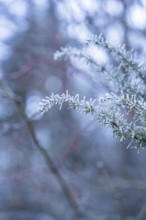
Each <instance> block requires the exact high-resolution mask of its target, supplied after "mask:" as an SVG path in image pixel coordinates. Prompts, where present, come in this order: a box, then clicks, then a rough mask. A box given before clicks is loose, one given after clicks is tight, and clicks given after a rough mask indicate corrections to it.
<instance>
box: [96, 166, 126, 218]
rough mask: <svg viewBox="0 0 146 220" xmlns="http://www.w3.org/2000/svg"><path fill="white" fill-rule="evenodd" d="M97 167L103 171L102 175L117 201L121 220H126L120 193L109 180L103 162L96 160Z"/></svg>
mask: <svg viewBox="0 0 146 220" xmlns="http://www.w3.org/2000/svg"><path fill="white" fill-rule="evenodd" d="M97 167H98V168H99V169H101V171H102V172H103V175H104V177H105V178H106V180H107V182H108V184H109V187H110V190H111V192H112V193H113V195H114V197H115V199H116V200H117V202H118V206H119V214H120V217H121V220H126V216H125V212H124V208H123V202H122V197H121V194H120V192H119V190H118V189H117V188H116V187H115V185H114V184H113V182H112V180H111V177H110V175H109V173H108V171H107V169H106V167H105V166H104V164H103V162H98V163H97Z"/></svg>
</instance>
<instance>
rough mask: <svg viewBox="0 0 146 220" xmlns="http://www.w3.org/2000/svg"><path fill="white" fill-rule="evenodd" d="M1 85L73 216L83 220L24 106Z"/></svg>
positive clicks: (68, 188)
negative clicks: (59, 188)
mask: <svg viewBox="0 0 146 220" xmlns="http://www.w3.org/2000/svg"><path fill="white" fill-rule="evenodd" d="M3 84H4V85H5V86H6V87H7V88H9V94H10V96H9V98H10V99H11V100H12V101H13V102H14V104H15V106H16V107H17V109H18V111H19V113H20V114H21V116H22V119H23V120H24V122H25V124H26V126H27V129H28V131H29V134H30V135H31V138H32V140H33V142H34V144H35V146H36V147H37V149H38V151H39V152H40V154H41V155H42V156H43V158H44V160H45V161H46V164H47V166H48V168H49V169H50V170H51V172H52V173H53V174H54V176H55V177H56V180H57V182H58V183H59V185H60V187H61V188H62V191H63V192H64V194H65V196H66V198H67V200H68V202H69V204H70V206H71V207H72V208H73V210H74V212H75V215H76V219H77V220H83V219H84V215H83V213H82V211H81V210H80V207H79V205H78V203H77V201H76V199H75V197H74V195H73V193H72V191H71V189H70V187H69V186H68V184H67V183H66V181H65V180H64V178H63V177H62V175H61V174H60V172H59V170H58V168H57V166H56V165H55V163H54V161H53V160H52V158H51V156H50V154H49V153H48V151H46V150H45V149H44V148H43V146H41V144H40V143H39V141H38V140H37V137H36V135H35V132H34V128H33V124H32V122H31V120H30V119H29V118H28V117H27V115H26V113H25V111H24V109H25V108H24V106H23V103H22V102H21V101H20V100H19V99H18V98H17V96H16V95H15V94H14V93H13V91H12V90H11V88H10V87H9V86H8V85H7V83H6V82H4V81H3Z"/></svg>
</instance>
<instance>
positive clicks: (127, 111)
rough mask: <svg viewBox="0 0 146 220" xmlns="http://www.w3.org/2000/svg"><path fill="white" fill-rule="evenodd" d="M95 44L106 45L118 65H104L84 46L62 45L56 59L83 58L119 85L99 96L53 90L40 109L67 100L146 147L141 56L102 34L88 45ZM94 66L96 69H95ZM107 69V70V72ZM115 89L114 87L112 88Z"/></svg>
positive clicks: (144, 71) (145, 86) (119, 134)
mask: <svg viewBox="0 0 146 220" xmlns="http://www.w3.org/2000/svg"><path fill="white" fill-rule="evenodd" d="M90 45H95V46H97V47H101V48H103V49H104V50H105V51H106V52H107V53H108V54H110V55H111V56H113V58H114V59H116V61H117V63H118V64H117V66H112V65H110V66H109V65H104V67H103V66H102V65H100V63H98V62H96V59H94V57H91V56H89V55H88V54H86V53H85V52H84V48H83V49H80V50H77V49H75V48H61V50H60V51H58V52H56V54H55V56H54V57H55V59H60V58H62V57H64V58H65V59H70V58H72V57H73V58H77V59H83V60H84V61H85V62H87V63H88V64H91V65H92V66H94V67H95V69H96V70H98V72H100V73H102V75H104V76H105V79H107V78H108V80H110V81H111V82H113V83H114V84H115V85H116V87H115V88H116V89H115V90H113V92H111V93H108V94H107V93H106V94H105V95H104V96H103V97H100V98H99V99H98V100H96V99H92V98H90V99H89V100H87V99H86V97H83V98H80V96H79V94H76V95H75V96H71V95H70V94H69V93H68V91H66V93H62V94H60V95H59V94H53V93H52V94H51V95H50V96H48V97H46V98H45V99H43V100H42V101H41V103H40V111H41V112H43V113H45V112H47V111H48V110H49V109H51V108H52V107H53V106H54V105H59V108H60V109H61V108H62V105H63V104H64V103H68V105H69V107H70V108H72V109H75V110H77V111H79V112H80V113H85V114H86V115H87V114H90V115H91V116H92V118H93V119H94V120H97V121H98V122H100V123H102V124H103V125H105V126H109V127H111V129H112V130H113V134H114V136H117V137H119V138H120V140H121V141H124V140H128V141H129V144H128V147H130V146H131V147H135V148H140V147H142V148H145V147H146V68H145V66H144V65H143V64H141V63H140V61H139V60H138V59H137V56H136V54H134V53H133V51H126V50H125V47H124V46H114V45H112V44H111V43H110V42H109V41H107V40H106V39H105V38H104V37H103V36H102V35H100V36H93V37H92V38H91V39H89V40H88V41H87V42H86V44H85V46H84V47H90ZM95 69H94V70H95ZM103 73H104V74H103ZM111 90H112V88H111Z"/></svg>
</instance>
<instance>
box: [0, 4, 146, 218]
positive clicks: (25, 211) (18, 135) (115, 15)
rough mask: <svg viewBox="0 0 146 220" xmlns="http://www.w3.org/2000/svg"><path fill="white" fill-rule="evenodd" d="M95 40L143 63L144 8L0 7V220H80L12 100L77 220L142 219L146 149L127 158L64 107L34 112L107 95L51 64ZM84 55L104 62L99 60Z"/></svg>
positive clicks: (88, 74)
mask: <svg viewBox="0 0 146 220" xmlns="http://www.w3.org/2000/svg"><path fill="white" fill-rule="evenodd" d="M100 33H104V35H105V36H106V37H107V38H109V39H110V41H111V42H113V43H114V44H118V43H120V44H125V46H126V49H128V50H130V49H132V48H133V49H134V50H136V52H137V53H138V55H139V57H141V59H142V61H145V56H146V46H145V45H146V1H145V0H80V1H78V0H70V1H67V0H58V1H57V0H0V220H62V219H63V220H73V219H77V218H76V215H75V210H74V209H73V208H72V207H71V205H70V203H69V201H68V198H67V197H66V196H65V194H64V192H63V190H62V188H61V186H60V184H59V182H58V181H57V178H56V174H55V175H54V174H53V173H52V172H51V169H50V168H49V167H48V165H47V164H46V162H45V160H44V157H43V156H42V154H41V153H40V151H39V150H38V148H37V147H36V145H35V143H34V142H33V140H32V139H33V137H32V134H31V132H30V131H29V129H28V127H27V126H26V123H25V118H24V117H23V115H22V114H20V112H19V111H18V105H16V102H15V101H14V100H13V97H12V96H13V93H14V94H15V95H16V96H17V97H18V98H19V100H21V103H23V107H24V112H25V114H26V116H27V118H28V119H29V120H30V121H31V123H32V124H33V128H34V133H35V136H36V137H37V139H38V140H39V142H40V144H41V146H42V147H43V148H44V149H45V151H46V152H48V153H49V155H50V156H51V158H52V160H53V161H54V163H55V165H56V167H57V170H58V171H59V172H60V174H61V176H62V177H63V179H64V181H65V182H66V184H67V185H68V186H69V188H70V191H71V192H72V194H73V196H74V198H75V200H76V202H77V203H78V205H79V207H80V210H82V212H83V213H84V218H83V219H87V220H89V219H90V220H132V219H133V220H145V219H146V171H145V170H146V159H145V158H146V151H145V150H142V151H140V152H139V154H138V152H137V151H136V150H135V149H126V147H127V143H121V142H120V141H119V140H117V139H113V136H112V132H111V130H110V129H108V128H104V127H102V126H100V125H99V124H98V123H96V121H94V120H92V118H90V117H89V116H88V117H85V116H84V115H81V114H80V113H78V112H74V111H73V110H68V107H67V106H63V108H62V110H61V111H60V110H59V109H58V107H55V108H53V109H52V110H51V111H49V112H48V113H46V114H45V115H43V116H42V115H40V114H37V112H38V103H39V102H40V100H41V99H42V98H44V97H45V96H47V95H50V94H51V92H54V93H59V94H60V93H62V92H65V91H66V90H68V91H69V93H70V94H72V95H75V94H76V93H79V94H81V97H83V96H86V97H87V98H89V97H93V98H98V97H99V96H100V95H103V94H104V93H105V92H108V91H111V88H110V86H109V83H108V82H106V81H105V80H104V79H103V78H102V77H101V76H100V74H99V73H98V72H96V71H95V70H92V69H91V68H89V67H88V66H87V65H86V64H85V63H84V62H82V61H77V60H76V61H75V62H72V61H67V60H65V61H64V60H60V61H54V59H53V55H54V52H56V51H57V50H59V48H60V47H63V46H73V47H77V48H80V47H81V45H82V44H83V43H84V42H85V41H86V40H87V39H88V38H89V37H90V35H91V34H97V35H98V34H100ZM89 52H90V54H91V55H93V56H94V54H95V57H96V58H97V59H98V61H99V62H101V63H102V62H103V61H105V60H106V56H105V54H103V52H102V51H98V53H97V52H95V50H94V48H92V49H91V50H90V51H89ZM18 103H19V102H18ZM18 103H17V104H18Z"/></svg>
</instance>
